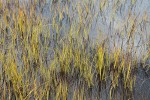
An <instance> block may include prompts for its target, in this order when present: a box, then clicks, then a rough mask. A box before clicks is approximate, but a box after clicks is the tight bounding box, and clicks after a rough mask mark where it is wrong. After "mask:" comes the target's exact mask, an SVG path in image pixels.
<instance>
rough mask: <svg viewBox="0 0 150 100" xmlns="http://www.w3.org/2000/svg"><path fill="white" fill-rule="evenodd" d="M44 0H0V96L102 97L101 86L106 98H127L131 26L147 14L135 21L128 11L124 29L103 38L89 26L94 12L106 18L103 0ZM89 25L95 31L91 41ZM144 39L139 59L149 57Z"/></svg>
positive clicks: (133, 62) (133, 52)
mask: <svg viewBox="0 0 150 100" xmlns="http://www.w3.org/2000/svg"><path fill="white" fill-rule="evenodd" d="M50 1H51V0H50ZM50 1H47V0H31V1H25V0H23V1H22V2H20V1H19V0H16V1H14V0H9V1H5V2H4V1H0V33H1V34H0V67H1V69H0V86H1V87H0V98H2V99H21V100H22V99H25V100H26V99H47V100H49V99H56V100H59V99H63V100H66V99H74V100H77V99H79V100H83V99H88V98H90V99H102V92H103V91H106V94H108V95H109V96H108V97H109V99H113V98H114V99H117V98H118V97H120V98H121V99H131V98H132V97H133V90H134V84H135V82H136V73H137V69H138V63H141V62H140V61H139V59H138V54H137V52H138V51H137V50H138V47H137V48H134V40H135V38H136V37H135V35H136V31H137V29H136V28H137V27H138V24H140V23H142V22H143V23H144V22H146V21H147V20H148V18H145V16H146V15H145V16H144V17H143V18H145V19H140V22H137V16H134V15H131V14H130V13H129V15H128V18H127V19H126V21H125V22H124V23H125V24H127V23H128V22H129V21H130V22H131V23H130V24H129V26H126V25H125V28H124V29H123V30H125V32H124V33H120V34H119V33H118V34H117V35H116V34H114V33H113V32H112V33H111V35H108V36H107V37H106V38H105V39H104V38H103V32H102V31H101V30H99V28H101V27H100V26H99V27H96V28H94V27H95V25H98V20H99V18H102V19H103V22H104V23H105V21H106V20H105V14H104V12H105V9H106V8H107V7H108V6H109V5H108V1H107V0H103V2H100V4H99V5H98V6H99V7H98V8H97V7H96V6H95V5H96V4H97V3H99V2H98V0H97V1H96V0H94V1H77V0H76V1H70V0H62V1H60V2H59V1H58V0H53V1H52V2H50ZM122 4H124V3H122ZM134 4H135V2H134V0H132V5H134ZM117 5H121V3H120V2H113V11H114V12H115V11H116V10H117V9H119V6H117ZM45 8H49V9H48V10H49V11H48V13H46V14H45V13H44V9H45ZM45 12H46V11H45ZM112 17H115V16H112ZM93 24H94V25H93ZM110 27H111V24H110ZM142 29H144V28H142ZM93 30H96V31H95V32H96V33H98V34H100V35H97V37H98V36H99V37H98V38H97V39H96V40H95V41H93V39H92V38H91V35H90V34H92V31H93ZM109 31H111V29H110V30H109ZM120 32H121V31H120ZM93 33H94V32H93ZM117 36H119V37H120V39H122V40H119V42H120V41H122V45H121V46H119V45H117V43H116V40H117V39H116V40H115V38H116V37H117ZM122 37H127V41H126V43H125V42H124V40H123V38H122ZM143 37H144V36H143V35H141V39H143ZM113 40H114V41H113ZM143 41H144V40H143ZM146 44H147V45H146V48H148V49H147V52H146V56H145V57H144V59H143V60H142V64H145V63H146V61H148V59H149V57H150V50H149V45H148V44H149V41H147V43H146ZM123 46H124V47H123ZM141 47H142V46H141ZM144 55H145V54H143V56H144Z"/></svg>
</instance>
